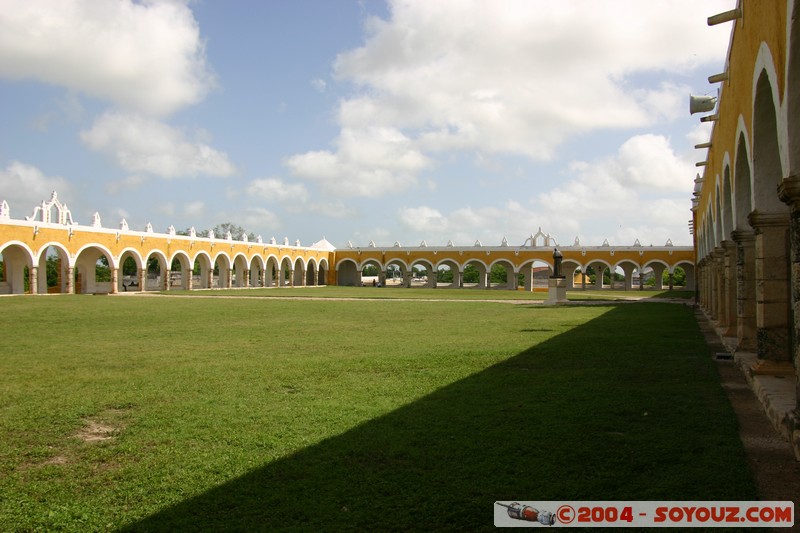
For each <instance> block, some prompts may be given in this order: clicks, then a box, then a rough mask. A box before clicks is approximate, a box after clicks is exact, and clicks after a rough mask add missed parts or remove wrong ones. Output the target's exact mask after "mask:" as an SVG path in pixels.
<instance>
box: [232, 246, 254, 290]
mask: <svg viewBox="0 0 800 533" xmlns="http://www.w3.org/2000/svg"><path fill="white" fill-rule="evenodd" d="M231 266H232V268H231V270H232V272H231V287H236V288H242V287H247V284H248V278H249V277H250V275H249V274H250V273H249V270H250V269H249V267H248V261H247V256H245V255H244V254H243V253H242V252H239V253H237V254H236V255H234V256H233V260H232V261H231Z"/></svg>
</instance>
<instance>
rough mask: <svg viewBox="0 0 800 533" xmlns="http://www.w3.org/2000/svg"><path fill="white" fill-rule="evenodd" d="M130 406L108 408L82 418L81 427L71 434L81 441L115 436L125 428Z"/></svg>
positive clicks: (113, 437)
mask: <svg viewBox="0 0 800 533" xmlns="http://www.w3.org/2000/svg"><path fill="white" fill-rule="evenodd" d="M128 411H130V407H126V408H109V409H105V410H103V411H101V412H100V413H98V414H96V415H94V416H89V417H86V418H84V419H83V427H82V428H81V429H79V430H78V431H77V433H75V435H73V436H74V437H75V438H77V439H79V440H81V441H83V442H107V441H111V440H114V439H116V438H117V436H119V434H120V432H121V431H123V430H124V429H125V426H126V422H125V419H126V415H127V413H128Z"/></svg>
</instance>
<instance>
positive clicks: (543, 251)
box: [0, 192, 694, 294]
mask: <svg viewBox="0 0 800 533" xmlns="http://www.w3.org/2000/svg"><path fill="white" fill-rule="evenodd" d="M188 233H189V234H188V235H179V234H177V232H176V231H175V229H174V228H173V227H170V228H168V229H167V231H166V232H165V233H157V232H155V231H154V230H153V228H152V227H151V226H150V225H149V224H148V225H147V227H145V228H144V230H143V231H135V230H132V229H130V228H129V227H128V225H127V223H126V222H125V220H123V221H122V222H121V223H120V227H119V228H117V229H109V228H104V227H103V226H102V224H101V221H100V217H99V215H98V214H95V216H94V220H93V221H92V223H91V225H80V224H76V223H75V222H74V221H73V220H72V215H71V213H70V211H69V209H68V208H67V207H66V206H65V205H64V204H62V203H61V201H60V200H59V198H58V195H57V193H55V192H54V193H53V195H52V196H51V198H50V199H49V200H47V201H42V203H41V204H40V205H39V206H36V207H35V208H34V209H33V213H32V214H31V215H30V216H27V217H25V218H24V219H15V218H12V217H11V211H10V207H9V205H8V204H7V203H6V202H5V201H4V202H3V204H2V205H1V206H0V255H1V256H2V261H3V270H2V272H3V276H2V278H1V279H0V293H7V294H23V293H30V294H45V293H67V294H74V293H78V294H81V293H110V294H115V293H119V292H127V291H147V290H169V289H171V288H178V289H185V290H196V289H212V288H247V287H275V286H289V287H300V286H314V285H361V284H363V283H364V279H363V273H364V271H365V270H366V269H368V268H371V269H372V271H374V272H377V273H378V275H377V276H375V278H374V279H373V281H374V282H375V283H376V284H380V285H386V284H395V285H397V286H400V287H408V288H410V287H413V286H423V287H431V288H435V287H437V286H438V287H443V286H446V287H453V288H468V287H469V288H476V289H509V290H518V289H524V290H529V291H531V290H534V289H535V287H536V285H537V284H536V277H537V274H536V272H539V273H540V277H542V276H543V277H547V275H549V274H552V272H553V267H554V259H553V253H554V250H555V249H556V248H558V250H559V251H560V253H561V254H562V255H563V261H562V267H563V272H564V273H567V274H573V273H574V274H573V275H567V276H566V280H567V288H581V289H586V288H596V289H602V288H603V287H604V286H603V272H604V271H606V270H608V271H609V272H621V273H622V276H621V277H622V278H623V279H622V280H621V281H620V282H619V283H618V288H621V289H627V290H630V289H632V288H633V287H634V282H635V281H637V280H643V279H644V278H645V275H646V274H647V275H650V276H653V277H654V281H653V287H654V288H656V289H662V288H667V287H668V288H670V289H672V288H673V283H672V275H673V273H674V272H675V269H676V268H677V267H680V268H682V269H683V270H684V272H685V279H686V285H685V287H686V288H689V289H693V288H694V249H693V248H691V247H680V246H673V245H672V243H671V242H667V243H665V245H664V246H642V245H641V244H640V243H639V242H638V241H637V242H635V243H633V245H631V246H612V245H610V244H608V243H607V242H605V243H603V245H601V246H583V245H581V244H580V242H578V241H577V239H576V241H575V242H574V243H573V244H572V245H571V246H560V245H558V244H557V243H556V242H555V240H554V239H553V238H552V237H550V236H549V235H546V234H544V233H543V232H542V231H541V229H540V230H539V231H538V232H537V233H536V234H535V235H531V236H530V237H529V238H528V239H527V240H526V241H525V242H524V243H522V244H521V245H518V246H512V245H510V244H509V243H508V242H507V241H506V240H505V239H503V242H502V243H501V244H500V245H499V246H484V245H483V244H482V243H480V242H476V243H475V244H474V245H472V246H455V245H453V243H452V242H449V243H447V245H446V246H428V245H427V244H426V243H425V242H423V243H420V245H419V246H415V247H405V246H401V245H400V244H399V243H395V244H394V245H393V246H388V247H379V246H376V245H375V244H374V243H370V244H369V245H367V246H365V247H363V248H361V247H354V246H352V245H348V246H347V247H345V248H342V249H336V248H334V247H333V246H332V245H331V244H330V243H329V242H328V241H326V240H325V239H322V240H321V241H319V242H317V243H314V244H312V245H310V246H301V245H300V243H299V242H295V243H294V244H290V243H289V242H288V239H284V241H283V242H282V243H278V242H276V241H275V239H274V238H273V239H271V240H270V241H269V242H264V241H263V240H262V238H261V237H260V236H259V237H258V238H257V239H256V240H255V241H248V240H247V237H246V236H244V237H242V239H243V240H234V239H233V238H232V236H231V235H230V234H228V235H213V234H207V235H198V234H197V233H196V232H195V231H194V229H191V230H189V232H188ZM48 262H50V263H51V264H56V265H57V267H56V268H52V267H51V268H48ZM98 265H100V267H101V268H99V269H98ZM498 266H499V267H500V268H502V270H504V271H505V273H506V276H505V278H506V280H507V281H506V282H504V283H503V284H498V283H495V284H494V285H493V284H492V282H491V278H490V276H489V273H490V272H491V271H492V269H493V268H495V269H496V268H498ZM468 268H472V269H473V272H477V280H472V281H471V282H470V283H465V281H464V272H465V270H467V269H468ZM589 268H591V269H592V270H593V271H594V273H595V274H596V280H597V281H596V282H595V284H594V285H590V286H588V287H587V283H588V282H587V276H581V275H580V274H581V273H583V274H585V273H586V272H587V270H588V269H589ZM48 270H50V271H51V272H52V271H53V270H55V271H56V272H57V275H56V276H55V278H53V277H52V276H51V277H50V278H49V279H48V276H47V272H48ZM439 270H449V271H450V272H451V273H452V277H451V278H452V281H451V282H449V283H446V284H442V283H437V276H436V275H427V276H426V278H427V279H425V280H424V281H420V280H419V279H415V278H414V277H413V276H414V272H415V271H424V272H426V273H437V272H438V271H439ZM99 271H101V272H102V271H104V272H107V276H106V277H104V278H103V277H102V276H101V277H100V278H98V272H99ZM520 280H522V281H521V282H520ZM575 280H578V283H577V284H576V283H575ZM664 280H666V283H665V282H664ZM578 284H579V285H578ZM576 285H577V286H576ZM612 286H613V285H612ZM636 286H637V288H639V289H642V288H644V284H643V283H642V282H641V281H639V282H638V283H637V284H636Z"/></svg>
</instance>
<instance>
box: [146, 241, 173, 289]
mask: <svg viewBox="0 0 800 533" xmlns="http://www.w3.org/2000/svg"><path fill="white" fill-rule="evenodd" d="M143 269H144V283H143V284H142V286H141V290H142V291H160V290H162V289H164V288H165V286H166V285H165V284H166V283H167V279H166V273H167V270H168V263H167V255H166V254H165V253H164V252H162V251H161V250H159V249H153V250H150V252H149V253H148V254H147V256H146V257H145V259H144V267H143Z"/></svg>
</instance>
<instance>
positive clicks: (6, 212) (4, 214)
mask: <svg viewBox="0 0 800 533" xmlns="http://www.w3.org/2000/svg"><path fill="white" fill-rule="evenodd" d="M9 218H11V209H9V207H8V202H6V201H5V200H3V203H2V204H0V219H9Z"/></svg>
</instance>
